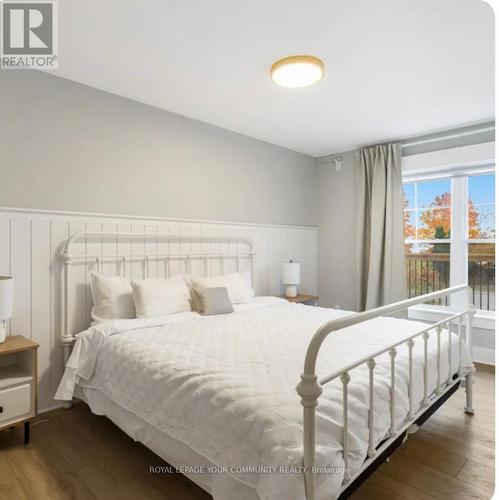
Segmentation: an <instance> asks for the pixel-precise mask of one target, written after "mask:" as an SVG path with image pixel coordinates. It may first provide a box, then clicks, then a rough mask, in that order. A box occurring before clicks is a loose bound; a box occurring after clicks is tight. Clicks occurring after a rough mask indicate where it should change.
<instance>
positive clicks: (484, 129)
mask: <svg viewBox="0 0 499 500" xmlns="http://www.w3.org/2000/svg"><path fill="white" fill-rule="evenodd" d="M492 130H495V126H494V125H490V126H488V127H482V128H477V129H474V130H466V131H463V132H456V133H454V134H452V133H451V134H448V135H441V136H439V137H431V138H429V139H421V140H416V141H410V142H403V143H402V144H401V147H402V148H409V147H411V146H419V145H421V144H429V143H432V142H439V141H445V140H447V139H457V138H459V137H466V136H468V135H474V134H479V133H481V132H490V131H492Z"/></svg>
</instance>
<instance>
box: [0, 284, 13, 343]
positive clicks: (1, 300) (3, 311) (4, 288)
mask: <svg viewBox="0 0 499 500" xmlns="http://www.w3.org/2000/svg"><path fill="white" fill-rule="evenodd" d="M13 296H14V278H13V277H12V276H0V344H1V343H2V342H4V341H5V337H6V336H7V322H6V320H8V319H10V318H12V300H13Z"/></svg>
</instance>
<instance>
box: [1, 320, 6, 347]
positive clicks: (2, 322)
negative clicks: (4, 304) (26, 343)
mask: <svg viewBox="0 0 499 500" xmlns="http://www.w3.org/2000/svg"><path fill="white" fill-rule="evenodd" d="M6 337H7V322H6V321H0V344H2V343H3V342H5V339H6Z"/></svg>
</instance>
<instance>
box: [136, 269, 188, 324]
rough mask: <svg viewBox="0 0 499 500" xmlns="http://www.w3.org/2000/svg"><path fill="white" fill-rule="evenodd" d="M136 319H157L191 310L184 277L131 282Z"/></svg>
mask: <svg viewBox="0 0 499 500" xmlns="http://www.w3.org/2000/svg"><path fill="white" fill-rule="evenodd" d="M132 289H133V301H134V303H135V309H136V311H137V318H159V317H161V316H169V315H170V314H175V313H179V312H185V311H190V310H191V305H190V298H191V296H190V292H189V288H188V287H187V284H186V281H185V278H184V276H182V275H178V276H173V277H171V278H168V279H159V278H153V279H146V280H141V281H133V282H132Z"/></svg>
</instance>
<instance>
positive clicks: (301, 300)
mask: <svg viewBox="0 0 499 500" xmlns="http://www.w3.org/2000/svg"><path fill="white" fill-rule="evenodd" d="M281 299H286V300H287V301H288V302H294V303H296V304H308V305H314V306H318V305H319V297H318V296H317V295H297V296H296V297H286V296H285V295H281Z"/></svg>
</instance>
